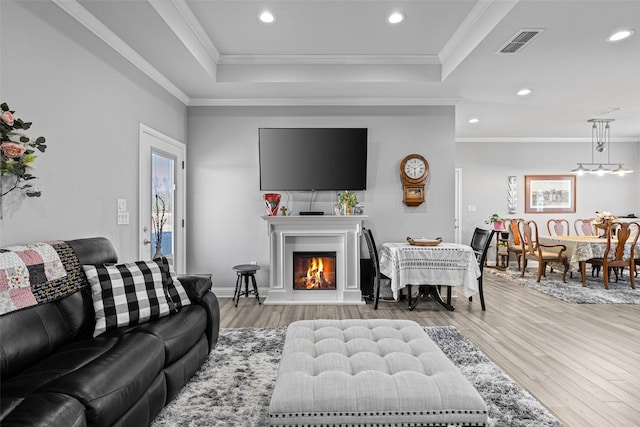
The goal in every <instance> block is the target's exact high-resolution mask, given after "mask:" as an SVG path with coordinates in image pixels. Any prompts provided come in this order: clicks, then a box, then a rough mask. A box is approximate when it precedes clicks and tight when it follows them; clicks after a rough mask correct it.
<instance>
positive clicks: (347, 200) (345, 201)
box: [338, 191, 358, 208]
mask: <svg viewBox="0 0 640 427" xmlns="http://www.w3.org/2000/svg"><path fill="white" fill-rule="evenodd" d="M338 200H339V201H340V204H341V205H346V206H348V207H350V208H353V207H355V206H356V205H357V204H358V197H357V196H356V193H354V192H353V191H344V192H342V193H339V194H338Z"/></svg>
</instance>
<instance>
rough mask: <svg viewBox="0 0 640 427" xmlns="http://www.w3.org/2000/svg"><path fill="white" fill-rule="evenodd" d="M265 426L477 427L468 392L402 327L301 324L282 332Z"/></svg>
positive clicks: (476, 409)
mask: <svg viewBox="0 0 640 427" xmlns="http://www.w3.org/2000/svg"><path fill="white" fill-rule="evenodd" d="M269 420H270V424H271V425H272V426H450V425H454V426H484V425H486V421H487V407H486V405H485V403H484V401H483V400H482V397H480V395H479V394H478V392H477V391H476V389H475V388H473V386H472V385H471V383H469V381H468V380H467V379H466V378H465V377H464V376H463V375H462V374H461V373H460V371H459V370H458V369H457V368H456V367H455V366H454V365H453V363H452V362H451V361H450V360H449V359H448V358H447V357H446V356H445V355H444V353H442V351H441V350H440V348H438V346H436V345H435V343H434V342H433V341H431V339H430V338H429V336H428V335H427V334H426V333H425V331H424V330H423V329H422V328H421V327H420V326H419V325H418V324H417V323H415V322H412V321H408V320H383V319H377V320H305V321H299V322H294V323H292V324H291V325H290V326H289V328H288V330H287V338H286V340H285V343H284V350H283V352H282V359H281V361H280V369H279V372H278V378H277V380H276V384H275V386H274V390H273V395H272V396H271V405H270V406H269Z"/></svg>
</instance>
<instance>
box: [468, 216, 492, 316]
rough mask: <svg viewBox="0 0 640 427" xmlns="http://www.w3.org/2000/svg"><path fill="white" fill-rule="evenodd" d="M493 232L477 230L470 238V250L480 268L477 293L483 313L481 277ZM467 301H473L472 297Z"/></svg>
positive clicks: (484, 307) (484, 308)
mask: <svg viewBox="0 0 640 427" xmlns="http://www.w3.org/2000/svg"><path fill="white" fill-rule="evenodd" d="M495 232H496V231H495V230H486V229H484V228H477V227H476V229H475V231H474V232H473V236H472V237H471V244H470V245H469V246H471V248H472V249H473V252H474V254H475V255H476V260H477V261H478V266H479V267H480V277H478V293H479V294H480V306H481V307H482V311H485V310H486V309H487V308H486V306H485V304H484V292H483V290H482V275H483V273H484V261H485V260H486V258H487V252H488V251H489V246H491V239H492V238H493V233H495ZM469 301H473V298H472V297H469Z"/></svg>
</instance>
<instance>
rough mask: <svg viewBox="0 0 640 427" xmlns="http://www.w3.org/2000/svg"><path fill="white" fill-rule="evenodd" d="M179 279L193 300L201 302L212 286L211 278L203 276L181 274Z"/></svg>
mask: <svg viewBox="0 0 640 427" xmlns="http://www.w3.org/2000/svg"><path fill="white" fill-rule="evenodd" d="M178 280H179V281H180V283H182V286H184V290H185V291H186V292H187V295H188V296H189V299H190V300H191V302H200V300H202V297H203V296H204V295H205V294H206V293H207V291H209V290H211V286H212V283H211V279H207V278H206V277H201V276H179V277H178Z"/></svg>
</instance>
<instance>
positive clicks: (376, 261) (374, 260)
mask: <svg viewBox="0 0 640 427" xmlns="http://www.w3.org/2000/svg"><path fill="white" fill-rule="evenodd" d="M362 232H363V234H364V240H365V241H366V242H367V248H368V249H369V258H370V259H371V264H372V266H373V274H374V276H373V280H374V282H373V297H372V298H373V309H374V310H377V309H378V301H379V300H380V286H381V283H384V286H389V287H391V279H390V278H388V277H387V276H385V275H384V274H382V273H381V272H380V258H378V249H377V248H376V243H375V240H373V233H372V232H371V230H369V229H368V228H364V229H363V230H362Z"/></svg>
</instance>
